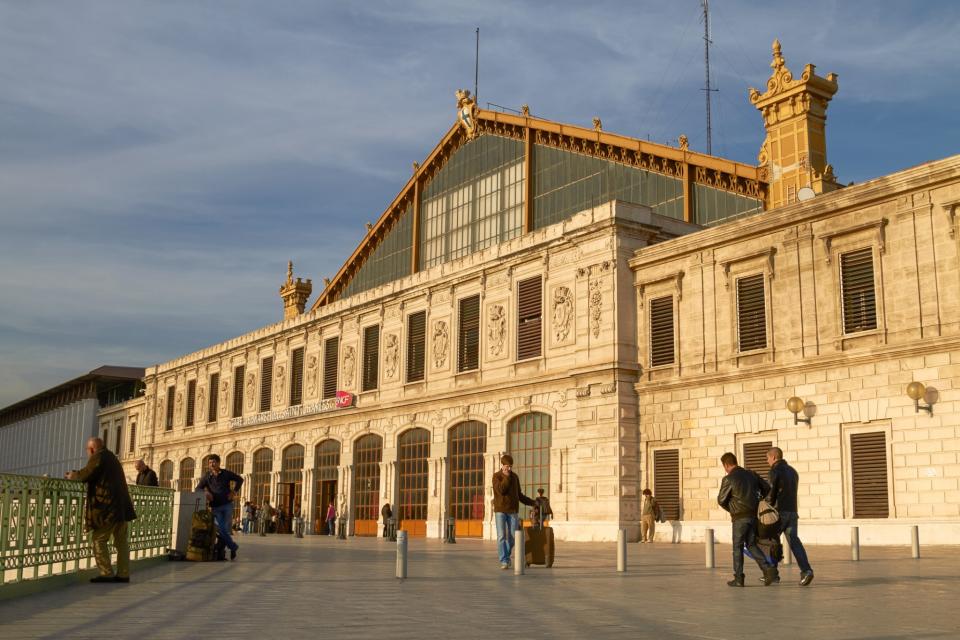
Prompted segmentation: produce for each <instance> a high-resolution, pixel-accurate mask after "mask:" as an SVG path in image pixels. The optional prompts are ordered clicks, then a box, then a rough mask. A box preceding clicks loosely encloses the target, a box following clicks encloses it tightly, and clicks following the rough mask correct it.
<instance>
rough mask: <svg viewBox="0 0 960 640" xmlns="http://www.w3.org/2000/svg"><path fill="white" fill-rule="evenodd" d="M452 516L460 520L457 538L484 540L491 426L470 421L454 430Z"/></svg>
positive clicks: (452, 432)
mask: <svg viewBox="0 0 960 640" xmlns="http://www.w3.org/2000/svg"><path fill="white" fill-rule="evenodd" d="M448 451H449V455H448V460H449V465H448V468H449V474H450V475H449V478H450V482H449V484H450V493H449V504H450V511H449V513H450V514H451V515H452V516H453V517H454V518H455V519H456V527H457V531H456V533H457V536H458V537H463V538H480V537H483V514H484V504H483V503H484V498H483V495H484V486H483V454H484V453H486V451H487V426H486V425H485V424H483V423H482V422H477V421H476V420H470V421H468V422H461V423H460V424H458V425H456V426H455V427H453V428H451V429H450V438H449V449H448Z"/></svg>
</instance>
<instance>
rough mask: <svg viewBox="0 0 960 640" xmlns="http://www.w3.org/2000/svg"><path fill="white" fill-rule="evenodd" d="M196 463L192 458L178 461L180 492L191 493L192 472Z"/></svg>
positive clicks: (192, 485)
mask: <svg viewBox="0 0 960 640" xmlns="http://www.w3.org/2000/svg"><path fill="white" fill-rule="evenodd" d="M195 467H196V463H195V462H194V460H193V458H184V459H183V460H181V461H180V485H179V489H180V491H193V487H194V484H193V472H194V471H195Z"/></svg>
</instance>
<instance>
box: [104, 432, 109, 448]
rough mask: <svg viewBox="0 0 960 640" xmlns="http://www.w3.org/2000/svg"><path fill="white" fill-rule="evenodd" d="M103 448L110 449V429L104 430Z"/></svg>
mask: <svg viewBox="0 0 960 640" xmlns="http://www.w3.org/2000/svg"><path fill="white" fill-rule="evenodd" d="M103 446H104V448H105V449H109V448H110V429H109V428H108V427H104V428H103Z"/></svg>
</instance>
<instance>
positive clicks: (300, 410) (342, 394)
mask: <svg viewBox="0 0 960 640" xmlns="http://www.w3.org/2000/svg"><path fill="white" fill-rule="evenodd" d="M354 401H355V398H354V395H353V394H352V393H349V392H347V391H337V395H336V397H334V398H327V399H326V400H321V401H320V402H314V403H312V404H302V405H298V406H296V407H287V408H286V409H283V410H282V411H263V412H261V413H258V414H256V415H252V416H247V417H245V418H234V419H232V420H231V421H230V426H231V427H232V428H234V429H236V428H238V427H250V426H253V425H256V424H265V423H267V422H276V421H278V420H287V419H289V418H299V417H301V416H310V415H314V414H317V413H326V412H328V411H336V410H338V409H346V408H348V407H352V406H354Z"/></svg>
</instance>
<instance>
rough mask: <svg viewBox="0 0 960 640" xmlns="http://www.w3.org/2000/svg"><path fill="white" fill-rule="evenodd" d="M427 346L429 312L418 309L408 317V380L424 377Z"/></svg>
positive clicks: (412, 380) (416, 380)
mask: <svg viewBox="0 0 960 640" xmlns="http://www.w3.org/2000/svg"><path fill="white" fill-rule="evenodd" d="M426 346H427V312H426V311H418V312H416V313H411V314H410V315H409V316H408V317H407V382H419V381H420V380H423V377H424V370H425V367H424V363H425V362H426Z"/></svg>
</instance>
